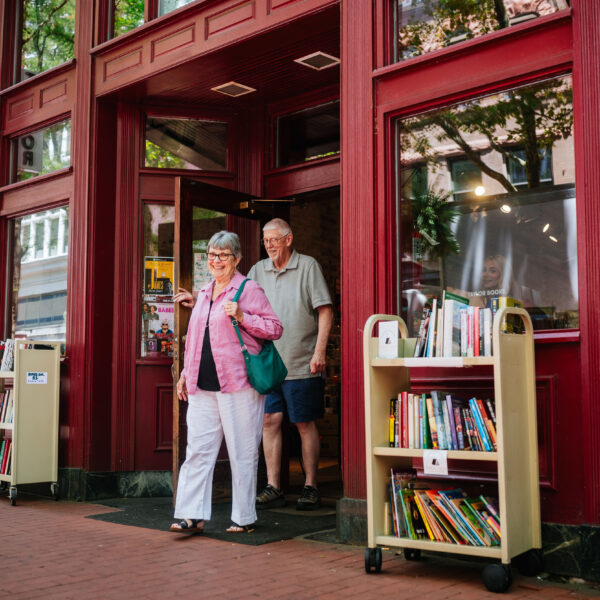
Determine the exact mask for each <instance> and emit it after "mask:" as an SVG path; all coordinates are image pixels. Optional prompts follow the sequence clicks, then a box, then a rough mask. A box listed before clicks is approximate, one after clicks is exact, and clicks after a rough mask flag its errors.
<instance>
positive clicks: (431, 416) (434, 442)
mask: <svg viewBox="0 0 600 600" xmlns="http://www.w3.org/2000/svg"><path fill="white" fill-rule="evenodd" d="M426 406H427V422H428V423H429V431H430V434H431V447H432V448H433V449H437V448H439V447H440V446H439V443H438V434H437V424H436V420H435V412H434V410H433V400H432V398H431V396H427V399H426Z"/></svg>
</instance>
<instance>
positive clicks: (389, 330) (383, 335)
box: [377, 321, 399, 358]
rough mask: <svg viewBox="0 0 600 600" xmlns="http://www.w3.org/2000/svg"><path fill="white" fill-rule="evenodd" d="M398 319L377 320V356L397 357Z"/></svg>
mask: <svg viewBox="0 0 600 600" xmlns="http://www.w3.org/2000/svg"><path fill="white" fill-rule="evenodd" d="M398 333H399V330H398V321H380V322H379V351H378V354H377V356H378V357H379V358H398V337H399V335H398Z"/></svg>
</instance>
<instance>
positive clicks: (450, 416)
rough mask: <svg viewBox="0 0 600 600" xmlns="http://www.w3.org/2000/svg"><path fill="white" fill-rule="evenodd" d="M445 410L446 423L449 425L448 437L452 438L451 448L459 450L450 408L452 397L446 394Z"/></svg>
mask: <svg viewBox="0 0 600 600" xmlns="http://www.w3.org/2000/svg"><path fill="white" fill-rule="evenodd" d="M446 408H447V410H448V422H449V423H450V435H451V437H452V448H453V449H454V450H460V447H459V445H458V434H457V432H456V422H455V420H454V408H453V406H452V395H451V394H446Z"/></svg>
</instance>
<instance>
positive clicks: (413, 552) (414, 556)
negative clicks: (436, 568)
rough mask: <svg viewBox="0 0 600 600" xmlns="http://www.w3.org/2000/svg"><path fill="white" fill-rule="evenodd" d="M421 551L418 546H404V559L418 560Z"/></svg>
mask: <svg viewBox="0 0 600 600" xmlns="http://www.w3.org/2000/svg"><path fill="white" fill-rule="evenodd" d="M420 559H421V551H420V550H419V549H418V548H404V560H420Z"/></svg>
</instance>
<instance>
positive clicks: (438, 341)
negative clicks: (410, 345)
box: [435, 306, 444, 357]
mask: <svg viewBox="0 0 600 600" xmlns="http://www.w3.org/2000/svg"><path fill="white" fill-rule="evenodd" d="M443 349H444V312H443V311H442V308H441V306H440V307H438V314H437V326H436V328H435V356H436V357H440V356H444V354H443Z"/></svg>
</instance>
